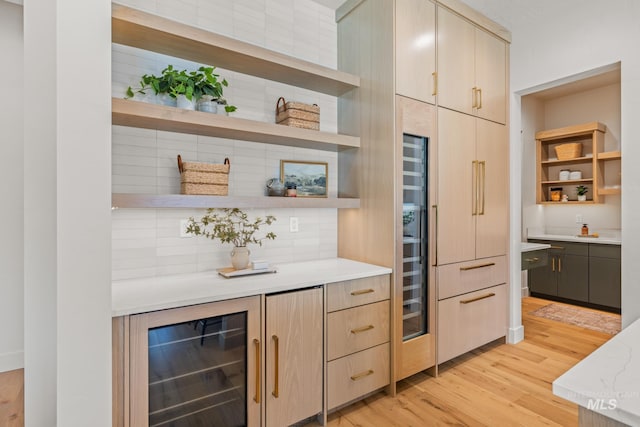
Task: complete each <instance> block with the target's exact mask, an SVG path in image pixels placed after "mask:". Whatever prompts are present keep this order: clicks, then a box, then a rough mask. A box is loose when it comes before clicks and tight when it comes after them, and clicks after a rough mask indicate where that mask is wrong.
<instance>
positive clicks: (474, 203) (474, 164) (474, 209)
mask: <svg viewBox="0 0 640 427" xmlns="http://www.w3.org/2000/svg"><path fill="white" fill-rule="evenodd" d="M471 189H472V193H473V197H472V198H471V215H477V214H478V161H477V160H472V161H471Z"/></svg>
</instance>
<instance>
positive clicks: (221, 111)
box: [216, 104, 229, 116]
mask: <svg viewBox="0 0 640 427" xmlns="http://www.w3.org/2000/svg"><path fill="white" fill-rule="evenodd" d="M224 107H225V105H224V104H218V106H217V110H218V111H216V113H217V114H220V115H221V116H228V115H229V113H227V110H226V109H225V108H224Z"/></svg>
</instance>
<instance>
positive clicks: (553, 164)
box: [536, 122, 622, 204]
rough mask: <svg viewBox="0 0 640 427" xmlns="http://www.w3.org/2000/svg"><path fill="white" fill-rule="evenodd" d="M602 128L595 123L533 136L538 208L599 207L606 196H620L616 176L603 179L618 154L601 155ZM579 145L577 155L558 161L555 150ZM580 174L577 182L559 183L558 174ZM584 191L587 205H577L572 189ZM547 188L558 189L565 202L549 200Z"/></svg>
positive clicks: (602, 152) (602, 148)
mask: <svg viewBox="0 0 640 427" xmlns="http://www.w3.org/2000/svg"><path fill="white" fill-rule="evenodd" d="M605 132H606V126H605V125H604V124H602V123H599V122H590V123H584V124H580V125H574V126H567V127H563V128H558V129H550V130H544V131H539V132H536V152H537V162H536V163H537V173H536V181H537V182H536V202H537V203H538V204H564V203H569V204H571V203H602V202H603V200H604V198H603V196H606V195H613V194H620V176H619V172H618V173H617V174H616V176H606V173H605V171H606V170H607V164H608V163H614V162H617V163H618V171H619V163H620V159H621V158H622V156H621V153H620V151H609V152H605V151H604V136H605ZM564 144H580V145H579V146H580V155H578V156H576V157H574V158H570V159H558V156H557V154H556V147H558V146H561V145H564ZM563 170H565V171H571V172H580V173H581V177H580V178H578V179H571V178H570V179H568V180H561V179H560V172H561V171H563ZM579 185H583V186H585V187H587V189H588V192H587V201H586V202H585V201H583V202H578V201H577V195H576V187H577V186H579ZM551 188H562V190H561V191H562V193H563V194H566V195H567V196H568V199H569V200H568V202H562V201H553V200H551V194H550V193H551Z"/></svg>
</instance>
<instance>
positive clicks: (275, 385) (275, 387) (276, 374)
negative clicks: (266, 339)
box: [271, 335, 280, 398]
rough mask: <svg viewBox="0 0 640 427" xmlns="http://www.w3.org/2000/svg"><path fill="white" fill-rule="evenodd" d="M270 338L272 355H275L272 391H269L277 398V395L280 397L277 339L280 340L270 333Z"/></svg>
mask: <svg viewBox="0 0 640 427" xmlns="http://www.w3.org/2000/svg"><path fill="white" fill-rule="evenodd" d="M271 338H272V339H273V344H274V356H275V357H274V368H273V370H274V374H273V376H274V379H273V391H272V392H271V394H273V397H275V398H278V397H280V388H279V387H278V386H279V382H280V381H279V380H280V378H279V376H280V373H279V372H278V365H279V364H280V363H279V360H278V359H279V358H280V354H279V353H280V349H279V347H280V343H279V341H280V340H278V336H277V335H272V336H271Z"/></svg>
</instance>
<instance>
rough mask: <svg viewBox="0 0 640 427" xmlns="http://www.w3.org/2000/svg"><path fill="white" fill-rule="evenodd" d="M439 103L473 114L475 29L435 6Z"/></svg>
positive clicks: (459, 18) (461, 19)
mask: <svg viewBox="0 0 640 427" xmlns="http://www.w3.org/2000/svg"><path fill="white" fill-rule="evenodd" d="M437 39H438V105H440V106H442V107H447V108H451V109H453V110H456V111H461V112H463V113H467V114H473V113H474V108H473V107H474V105H475V104H474V102H475V92H474V90H473V88H474V87H475V72H474V68H475V43H474V39H475V28H474V26H473V25H471V23H469V22H467V21H465V20H464V19H463V18H461V17H459V16H457V15H455V14H454V13H453V12H450V11H448V10H447V9H445V8H443V7H438V37H437Z"/></svg>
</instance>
